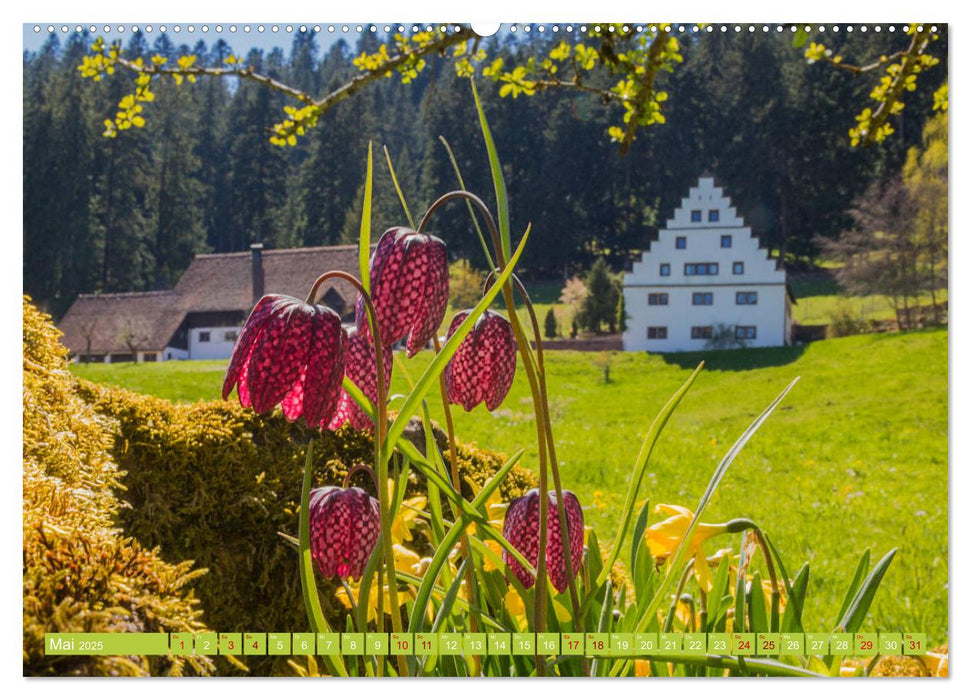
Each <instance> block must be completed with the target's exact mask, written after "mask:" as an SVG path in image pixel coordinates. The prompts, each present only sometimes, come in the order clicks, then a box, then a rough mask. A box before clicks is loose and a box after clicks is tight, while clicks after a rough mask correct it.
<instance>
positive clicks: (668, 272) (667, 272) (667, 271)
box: [661, 263, 671, 277]
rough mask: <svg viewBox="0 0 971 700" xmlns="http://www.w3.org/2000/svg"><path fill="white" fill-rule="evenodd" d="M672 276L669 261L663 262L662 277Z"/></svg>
mask: <svg viewBox="0 0 971 700" xmlns="http://www.w3.org/2000/svg"><path fill="white" fill-rule="evenodd" d="M670 276H671V266H670V265H669V264H668V263H661V277H670Z"/></svg>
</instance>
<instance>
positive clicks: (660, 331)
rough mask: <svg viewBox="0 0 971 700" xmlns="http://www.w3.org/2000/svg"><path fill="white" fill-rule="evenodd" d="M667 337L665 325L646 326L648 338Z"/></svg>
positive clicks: (659, 338) (665, 338) (662, 338)
mask: <svg viewBox="0 0 971 700" xmlns="http://www.w3.org/2000/svg"><path fill="white" fill-rule="evenodd" d="M667 338H668V327H667V326H648V327H647V339H648V340H667Z"/></svg>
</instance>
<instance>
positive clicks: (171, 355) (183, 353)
mask: <svg viewBox="0 0 971 700" xmlns="http://www.w3.org/2000/svg"><path fill="white" fill-rule="evenodd" d="M188 359H189V351H188V350H183V349H182V348H165V350H163V351H162V354H161V355H160V360H161V361H162V362H165V361H167V360H188Z"/></svg>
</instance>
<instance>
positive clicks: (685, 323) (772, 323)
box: [624, 176, 792, 352]
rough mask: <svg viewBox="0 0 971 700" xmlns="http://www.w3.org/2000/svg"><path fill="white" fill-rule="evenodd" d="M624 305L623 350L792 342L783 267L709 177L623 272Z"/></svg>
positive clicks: (673, 349) (701, 182) (703, 179)
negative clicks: (717, 341)
mask: <svg viewBox="0 0 971 700" xmlns="http://www.w3.org/2000/svg"><path fill="white" fill-rule="evenodd" d="M624 303H625V305H626V310H627V314H628V317H629V318H628V322H627V331H626V332H625V333H624V350H647V351H650V352H680V351H686V350H702V349H704V348H705V347H706V346H708V345H709V342H710V341H711V340H712V338H713V337H718V336H722V337H724V335H726V334H727V335H728V339H729V341H730V343H731V344H734V343H732V342H731V341H732V339H736V340H737V341H738V343H737V344H738V346H744V347H761V346H772V345H788V344H789V343H790V338H791V326H792V320H791V319H792V313H791V303H792V299H791V297H790V295H789V291H788V288H787V286H786V273H785V270H784V269H783V268H782V265H781V264H780V263H779V261H777V260H775V259H774V258H772V257H771V256H770V255H769V253H768V251H767V250H766V249H764V248H760V247H759V240H758V238H756V237H755V236H754V235H753V234H752V230H751V229H750V228H749V227H748V226H746V225H745V222H744V221H742V218H741V217H740V216H738V214H737V213H736V212H735V207H733V206H732V203H731V201H729V199H728V197H726V196H725V195H724V193H723V192H722V188H721V187H716V186H715V180H714V178H712V177H708V176H702V177H701V178H700V179H699V180H698V185H697V186H696V187H692V188H691V190H690V191H689V192H688V196H687V197H685V198H684V199H682V200H681V206H680V207H679V208H678V209H677V210H675V212H674V215H673V216H672V217H671V218H670V219H669V220H668V221H667V226H666V227H665V228H663V229H661V230H660V231H659V232H658V239H657V240H656V241H654V242H653V243H651V245H650V247H649V248H648V250H645V251H644V252H643V253H642V254H641V259H640V261H638V262H635V263H634V265H633V268H632V270H631V271H630V272H629V273H627V274H625V275H624Z"/></svg>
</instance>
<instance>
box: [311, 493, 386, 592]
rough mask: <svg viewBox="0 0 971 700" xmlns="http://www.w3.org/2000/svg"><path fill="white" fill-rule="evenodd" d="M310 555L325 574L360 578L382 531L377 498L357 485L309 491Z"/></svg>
mask: <svg viewBox="0 0 971 700" xmlns="http://www.w3.org/2000/svg"><path fill="white" fill-rule="evenodd" d="M309 517H310V555H311V557H312V558H313V560H314V564H316V566H317V570H318V571H320V573H321V575H322V576H323V577H324V578H333V577H334V576H338V577H340V578H347V577H352V578H355V579H360V578H361V575H362V574H363V573H364V568H365V566H367V561H368V557H370V556H371V550H372V549H374V545H375V543H376V542H377V541H378V534H379V533H380V532H381V510H380V507H379V505H378V501H377V499H376V498H372V497H371V496H369V495H368V493H367V492H366V491H364V490H363V489H359V488H357V487H356V486H355V487H352V488H349V489H342V488H338V487H337V486H325V487H323V488H319V489H314V490H313V491H311V492H310V513H309Z"/></svg>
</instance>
